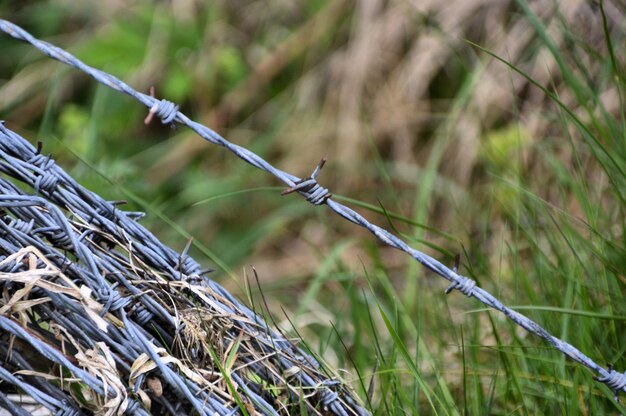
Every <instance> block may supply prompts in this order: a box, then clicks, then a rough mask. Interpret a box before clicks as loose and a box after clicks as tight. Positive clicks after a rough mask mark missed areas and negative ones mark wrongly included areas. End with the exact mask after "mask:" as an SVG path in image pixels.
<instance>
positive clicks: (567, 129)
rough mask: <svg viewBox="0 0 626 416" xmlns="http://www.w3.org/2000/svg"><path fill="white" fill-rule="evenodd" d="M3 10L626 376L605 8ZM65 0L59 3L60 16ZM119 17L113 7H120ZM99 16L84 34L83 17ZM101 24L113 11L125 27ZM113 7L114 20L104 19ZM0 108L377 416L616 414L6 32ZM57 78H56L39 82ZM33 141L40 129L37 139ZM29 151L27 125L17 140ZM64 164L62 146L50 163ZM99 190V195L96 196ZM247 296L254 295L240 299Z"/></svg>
mask: <svg viewBox="0 0 626 416" xmlns="http://www.w3.org/2000/svg"><path fill="white" fill-rule="evenodd" d="M600 5H601V6H598V7H595V6H591V5H587V4H576V5H575V4H574V2H571V3H570V2H562V3H558V4H557V3H552V2H525V1H522V0H519V1H511V2H509V1H495V0H494V1H483V2H478V1H469V2H468V1H461V0H459V1H456V2H452V3H449V2H445V4H444V2H441V4H436V3H434V2H433V3H430V2H413V3H408V2H407V3H403V2H388V3H383V2H376V1H362V2H350V1H338V2H324V1H316V2H309V3H307V6H295V5H291V4H289V3H279V2H276V3H274V4H270V5H268V6H263V7H261V6H260V5H259V4H257V3H254V2H251V3H248V2H221V3H216V4H213V5H211V6H205V5H203V3H202V2H197V3H196V2H187V3H186V5H183V4H182V3H181V4H179V5H177V6H170V5H166V4H139V3H138V4H136V5H132V6H130V5H124V6H95V5H94V7H97V8H99V9H98V11H99V12H100V13H92V11H90V12H89V13H88V12H87V11H86V10H85V9H84V8H82V7H81V6H79V5H77V6H73V8H71V9H66V8H62V6H61V3H57V2H54V1H51V2H48V3H38V2H32V3H26V6H23V7H21V8H20V9H19V10H17V9H13V8H12V6H7V5H2V6H0V11H2V14H3V16H5V17H8V18H9V19H13V20H14V21H15V22H16V23H18V24H21V25H23V26H25V27H26V28H27V29H29V30H31V31H32V32H33V33H34V34H35V35H37V36H49V40H51V41H53V42H56V43H59V44H61V45H62V46H64V47H67V48H68V49H69V50H70V51H72V52H75V53H77V54H78V55H79V56H80V57H81V59H84V60H86V61H87V62H89V63H90V64H92V65H94V66H97V67H100V68H102V69H104V70H107V71H110V72H112V73H114V74H115V75H118V76H121V77H122V78H123V79H125V80H127V81H129V82H130V83H131V84H132V85H133V86H135V87H136V88H138V89H144V90H147V89H148V87H149V86H150V85H156V87H157V93H158V95H160V96H165V97H167V98H169V99H172V100H175V101H177V102H179V103H181V104H182V106H183V110H184V111H185V112H186V113H187V114H189V115H190V116H192V117H193V118H194V119H196V120H199V121H201V122H204V123H205V124H207V125H209V126H210V127H213V128H215V129H217V130H218V131H220V132H221V133H222V134H224V135H225V136H226V137H228V138H229V139H231V140H233V141H235V142H237V143H239V144H242V145H244V146H247V147H249V148H251V149H252V150H254V151H255V152H258V153H259V154H261V155H262V156H263V157H265V158H267V159H268V160H270V161H271V162H272V163H274V164H276V165H278V166H279V167H281V168H284V169H287V170H289V171H291V172H293V173H296V174H300V175H301V176H304V175H306V174H308V173H309V172H310V171H311V169H312V168H313V167H314V165H315V164H316V163H317V161H318V160H319V158H320V157H321V156H324V155H327V156H328V158H329V163H328V165H327V167H326V168H325V171H324V172H323V173H322V174H321V176H320V182H321V183H322V184H323V185H324V186H327V187H329V188H330V189H331V191H333V192H336V193H337V196H336V197H337V198H338V199H339V198H341V199H343V200H345V201H348V202H351V203H353V204H354V205H356V206H358V209H359V210H360V211H362V212H364V213H366V214H367V217H368V218H369V219H371V220H372V221H374V222H377V223H378V224H380V225H384V226H386V227H387V228H390V229H393V230H394V231H396V232H397V233H400V234H401V235H402V236H403V237H404V238H405V239H407V240H409V241H410V242H411V244H412V245H413V246H415V247H416V248H418V249H420V250H424V251H425V252H427V253H429V254H431V255H433V256H434V257H436V258H438V259H440V260H442V261H447V262H449V263H450V264H452V263H453V261H454V256H455V254H457V253H458V254H460V255H461V272H462V274H465V275H468V276H470V277H472V278H473V279H476V280H477V281H478V282H479V284H480V285H481V286H482V287H483V288H485V289H487V290H489V291H490V292H492V293H494V294H495V295H497V296H498V297H499V298H500V299H501V300H502V301H503V302H505V303H506V304H507V305H513V306H516V308H517V309H518V310H520V311H521V312H522V313H524V314H527V315H529V316H530V317H531V318H533V319H535V320H536V321H538V322H539V323H540V324H541V325H543V326H544V327H546V328H547V329H548V330H549V331H550V332H551V333H552V334H554V335H555V336H558V337H560V338H562V339H563V340H566V341H567V342H569V343H571V344H573V345H575V346H576V347H577V348H579V349H580V350H582V351H583V352H585V353H586V354H587V355H589V356H590V357H592V358H593V359H595V360H596V361H597V362H599V363H604V362H610V363H612V364H614V365H615V367H616V368H617V369H619V370H622V371H623V370H624V369H626V360H625V359H624V350H625V349H626V335H625V334H626V331H625V329H626V328H625V320H626V307H625V306H624V305H625V304H626V303H625V302H624V292H625V291H624V287H625V282H624V275H625V270H626V249H625V247H626V244H625V243H626V241H625V238H626V237H625V233H624V230H625V228H626V223H625V218H626V215H625V212H624V197H625V194H624V190H625V189H626V175H625V171H626V127H625V126H626V120H625V118H624V114H625V112H624V105H623V94H624V86H625V84H624V79H623V73H624V62H625V58H626V57H625V56H624V53H623V50H622V48H621V47H619V45H623V44H624V40H625V35H626V27H624V21H626V20H625V19H624V15H625V13H626V10H624V8H623V6H620V5H619V4H618V2H608V1H605V2H601V3H600ZM74 7H75V8H74ZM116 7H123V12H124V13H123V14H120V11H121V10H120V9H116ZM98 15H100V16H104V18H101V19H97V18H94V17H93V16H98ZM120 15H122V17H115V18H113V17H112V16H120ZM107 16H109V18H107ZM0 48H1V49H2V50H3V51H5V52H3V54H4V56H5V57H6V58H4V59H2V60H1V61H0V71H1V72H0V74H1V75H0V77H1V78H2V79H3V81H2V83H0V115H1V118H3V119H6V120H7V121H8V122H9V124H10V125H11V127H13V128H16V129H18V130H20V129H23V130H27V129H30V130H31V131H32V132H38V134H37V137H38V138H40V139H41V140H43V141H44V151H46V152H52V153H54V154H55V155H57V158H58V159H61V160H62V161H64V163H65V165H66V166H67V167H68V168H70V167H72V166H73V168H72V169H70V170H71V171H72V173H73V174H74V175H75V176H77V177H78V178H79V179H80V181H81V182H82V183H83V184H85V185H86V186H88V187H90V188H92V189H94V190H95V191H97V192H99V193H101V194H103V195H105V196H108V197H110V198H111V199H119V198H121V197H124V198H128V199H129V200H130V201H131V209H133V208H138V209H143V210H147V211H148V212H149V213H150V214H151V215H149V219H148V221H149V224H150V228H151V229H153V230H154V231H155V232H156V233H157V235H159V236H160V237H161V238H162V239H163V240H164V241H166V242H168V243H169V244H170V245H172V246H173V247H178V248H180V249H181V250H182V249H183V248H184V246H185V244H186V242H187V238H188V237H189V236H193V237H194V244H195V246H194V248H193V249H192V250H194V251H195V252H194V253H193V254H194V255H195V257H196V258H197V259H199V260H200V261H203V260H204V261H205V262H206V263H207V264H210V265H213V266H217V268H218V270H217V271H216V273H215V278H216V279H217V280H219V281H220V283H223V284H224V285H225V286H226V287H227V288H228V289H229V290H231V291H232V292H235V293H236V294H238V295H239V296H240V297H241V298H243V297H245V296H248V295H250V296H251V302H254V303H255V304H263V303H260V302H258V296H259V293H258V291H259V289H258V287H257V286H256V285H250V287H249V288H246V286H245V276H246V275H249V272H250V270H251V269H250V266H254V267H255V269H256V270H257V271H258V274H259V282H260V288H261V290H262V291H263V293H264V295H265V298H266V299H267V308H269V313H271V314H272V315H273V316H274V318H275V319H276V320H277V321H279V325H280V326H282V327H283V328H284V329H286V330H288V331H289V330H291V331H292V332H293V334H294V335H296V330H297V335H298V336H301V337H302V339H303V342H306V344H307V346H308V348H310V349H311V350H312V351H313V352H315V353H316V354H317V355H318V356H320V357H321V358H322V359H324V360H325V361H327V362H328V364H329V366H330V367H332V368H345V369H346V371H345V372H344V371H339V372H338V377H342V378H343V379H345V380H347V381H348V382H349V383H351V384H352V386H353V387H354V388H355V389H357V391H359V393H360V395H361V396H362V397H363V400H364V402H366V403H368V404H369V405H370V406H371V409H372V411H373V413H375V414H381V415H382V414H442V415H445V414H470V415H477V414H494V415H497V414H523V415H535V414H591V415H595V414H612V413H622V414H623V413H626V411H625V410H624V409H625V408H624V406H623V405H621V404H617V403H615V402H614V401H613V399H612V396H613V395H612V392H610V391H609V389H608V388H606V387H605V386H604V385H602V384H599V383H596V382H594V381H593V379H592V376H593V374H591V373H590V372H589V371H587V370H586V369H584V368H582V367H580V366H579V365H577V364H572V363H570V362H568V361H567V360H566V359H565V358H564V357H563V356H562V355H560V354H559V353H557V352H556V351H555V350H553V349H552V348H551V347H550V346H549V345H548V344H547V343H545V342H543V341H541V340H540V339H538V338H536V337H532V336H529V335H528V334H527V333H525V332H524V331H523V330H521V329H520V328H516V327H515V326H514V325H513V324H511V323H510V322H509V321H507V320H506V319H505V318H504V317H503V316H501V315H500V314H498V313H495V312H490V311H487V310H485V309H484V308H483V307H482V306H481V305H480V304H477V303H476V302H475V301H473V300H469V299H466V298H464V297H463V296H462V295H461V294H459V293H452V294H450V295H449V296H444V294H443V290H444V289H445V282H444V281H442V280H440V279H438V278H435V276H433V275H432V274H430V273H427V272H425V271H424V270H423V269H422V268H421V267H420V266H419V265H418V264H416V263H415V262H414V261H412V260H411V259H410V258H408V257H405V256H403V255H401V254H400V253H396V252H394V251H393V250H391V249H388V248H385V247H382V246H380V245H379V244H378V243H377V242H375V241H373V240H372V239H371V238H370V236H369V235H367V234H366V233H364V232H362V231H360V230H358V229H356V228H355V227H353V226H351V225H349V224H344V223H343V222H342V221H340V220H339V219H338V218H334V217H331V216H330V215H329V213H328V212H326V211H325V210H321V209H315V208H313V207H310V206H308V205H307V204H306V203H305V202H304V201H301V200H299V199H297V198H295V197H283V198H281V197H280V196H279V194H280V192H279V189H278V188H275V187H274V185H275V183H273V182H272V181H271V180H270V179H269V178H268V177H267V176H265V175H261V174H259V173H258V172H256V171H255V170H254V169H253V168H251V167H248V166H245V165H243V164H241V163H240V162H238V161H237V160H234V159H233V158H232V157H231V156H230V155H227V154H225V153H224V152H222V151H221V149H218V148H211V147H209V146H207V145H206V144H205V143H204V142H202V141H200V140H199V139H198V138H196V137H194V136H193V135H192V134H191V133H190V132H188V131H186V130H183V129H180V130H177V131H170V130H168V129H167V128H165V127H161V126H159V125H157V124H154V125H151V126H149V127H144V126H143V125H142V124H141V120H142V119H143V116H144V114H142V113H141V111H142V109H140V108H138V106H137V105H136V104H135V103H133V102H131V101H130V100H128V99H127V98H126V97H122V96H119V95H117V94H115V93H112V92H109V91H106V90H104V89H103V88H100V87H96V86H95V84H94V83H93V82H92V81H91V80H88V79H86V78H84V77H82V76H80V75H78V74H76V73H73V72H70V71H67V70H66V69H63V68H61V67H60V65H59V64H56V63H52V62H50V61H46V60H43V59H40V57H39V55H37V54H35V53H34V52H32V51H31V50H30V49H28V47H25V46H23V45H19V44H16V43H15V42H13V41H10V40H8V39H6V38H0ZM51 74H52V75H51ZM32 132H31V133H32ZM25 136H27V137H33V136H34V134H29V133H25ZM60 155H65V156H61V157H59V156H60ZM111 184H114V186H111ZM249 292H251V293H249Z"/></svg>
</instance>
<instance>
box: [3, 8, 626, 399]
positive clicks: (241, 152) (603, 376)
mask: <svg viewBox="0 0 626 416" xmlns="http://www.w3.org/2000/svg"><path fill="white" fill-rule="evenodd" d="M0 30H2V31H4V32H5V33H7V34H8V35H10V36H12V37H14V38H16V39H19V40H22V41H26V42H28V43H30V44H31V45H33V46H34V47H36V48H37V49H39V50H40V51H41V52H43V53H44V54H46V55H48V56H49V57H51V58H53V59H56V60H58V61H60V62H63V63H65V64H68V65H70V66H73V67H75V68H77V69H79V70H81V71H83V72H85V73H87V74H89V75H90V76H91V77H93V78H94V79H95V80H97V81H98V82H100V83H102V84H104V85H106V86H108V87H110V88H112V89H114V90H117V91H120V92H123V93H125V94H128V95H130V96H131V97H133V98H135V99H136V100H138V101H139V102H141V103H142V104H144V105H145V106H146V107H148V108H149V109H150V110H149V114H150V117H151V116H153V115H154V116H157V117H159V118H161V120H162V122H163V123H164V124H171V125H174V124H183V125H186V126H188V127H189V128H191V129H192V130H193V131H195V132H196V133H197V134H198V135H199V136H200V137H202V138H203V139H205V140H207V141H208V142H210V143H213V144H217V145H219V146H222V147H225V148H226V149H228V150H229V151H230V152H232V153H233V154H235V155H236V156H238V157H239V158H240V159H242V160H244V161H245V162H247V163H249V164H251V165H252V166H255V167H257V168H259V169H261V170H263V171H266V172H268V173H270V174H272V175H273V176H275V177H276V178H278V179H279V180H280V181H282V182H283V183H284V184H286V185H287V186H288V189H287V190H286V191H284V192H283V193H291V192H297V193H299V194H300V195H302V196H303V197H304V198H305V199H306V200H307V201H308V202H310V203H312V204H314V205H327V206H328V207H329V208H330V209H331V210H332V211H334V212H335V213H337V214H338V215H340V216H341V217H343V218H345V219H347V220H348V221H350V222H353V223H355V224H357V225H360V226H361V227H363V228H366V229H367V230H368V231H370V232H371V233H372V234H374V235H375V236H376V237H377V238H378V239H379V240H380V241H382V242H383V243H385V244H386V245H388V246H391V247H394V248H396V249H398V250H401V251H403V252H405V253H407V254H409V255H410V256H411V257H413V258H414V259H415V260H417V261H418V262H419V263H420V264H422V265H423V266H424V267H426V268H427V269H429V270H431V271H432V272H434V273H436V274H437V275H439V276H441V277H443V278H444V279H446V280H448V281H449V282H450V285H449V287H448V288H447V289H446V291H445V293H446V294H447V293H450V292H451V291H453V290H455V289H456V290H458V291H460V292H461V293H463V294H464V295H465V296H468V297H473V298H475V299H477V300H478V301H480V302H481V303H483V304H485V305H486V306H488V307H490V308H492V309H495V310H497V311H500V312H502V313H503V314H504V315H505V316H506V317H507V318H509V319H510V320H511V321H513V322H514V323H516V324H517V325H519V326H521V327H522V328H524V329H526V330H527V331H528V332H530V333H532V334H535V335H537V336H539V337H541V338H543V339H545V340H547V341H548V342H549V343H550V344H551V345H552V346H553V347H554V348H556V349H557V350H559V351H560V352H561V353H563V354H564V355H565V356H567V357H568V358H570V359H572V360H574V361H575V362H577V363H579V364H581V365H583V366H585V367H587V368H589V369H591V370H593V371H594V372H595V373H596V374H598V377H596V378H595V380H597V381H599V382H602V383H604V384H606V385H607V386H608V387H609V388H610V389H611V390H612V391H613V392H614V394H615V400H618V393H619V392H620V391H626V372H624V373H621V372H618V371H616V370H615V369H613V368H612V367H611V366H610V365H609V366H608V368H607V369H605V368H604V367H602V366H601V365H598V364H597V363H595V362H594V361H593V360H592V359H591V358H589V357H588V356H586V355H585V354H584V353H583V352H581V351H580V350H578V349H577V348H576V347H574V346H572V345H571V344H569V343H567V342H565V341H562V340H560V339H559V338H557V337H555V336H553V335H551V334H550V333H549V332H548V331H547V330H545V329H544V328H543V327H541V326H540V325H539V324H538V323H536V322H535V321H533V320H531V319H529V318H528V317H526V316H524V315H523V314H521V313H519V312H517V311H515V310H513V309H511V308H509V307H507V306H505V305H504V304H503V303H502V302H500V301H499V300H498V299H497V298H496V297H494V296H493V295H491V294H490V293H489V292H487V291H485V290H484V289H482V288H481V287H479V286H477V285H476V282H475V281H474V280H472V279H470V278H468V277H465V276H462V275H460V274H458V273H457V271H456V269H455V268H454V269H450V268H448V267H447V266H445V265H443V264H442V263H440V262H439V261H437V260H435V259H434V258H432V257H430V256H428V255H426V254H424V253H422V252H420V251H418V250H416V249H414V248H412V247H410V246H409V245H408V244H406V243H405V242H404V241H402V240H401V239H400V238H398V237H396V236H395V235H393V234H392V233H390V232H388V231H387V230H385V229H383V228H381V227H379V226H377V225H374V224H372V223H370V222H369V221H367V220H366V219H365V218H364V217H363V216H361V215H360V214H358V213H357V212H355V211H354V210H352V209H351V208H349V207H347V206H345V205H343V204H341V203H339V202H336V201H334V200H333V199H332V194H331V193H330V192H329V191H328V189H326V188H324V187H322V186H320V185H319V184H318V182H317V175H318V174H319V172H320V170H321V168H322V166H323V165H324V162H325V161H324V160H322V162H320V164H319V165H318V166H317V168H316V169H315V171H314V172H313V173H312V174H311V176H310V177H308V178H304V179H301V178H299V177H297V176H295V175H292V174H290V173H288V172H284V171H282V170H280V169H278V168H276V167H274V166H272V165H271V164H270V163H268V162H267V161H265V160H264V159H263V158H261V157H260V156H258V155H256V154H255V153H253V152H251V151H249V150H248V149H246V148H244V147H241V146H238V145H236V144H234V143H231V142H229V141H228V140H226V139H225V138H223V137H222V136H220V135H219V134H218V133H216V132H215V131H213V130H211V129H210V128H208V127H206V126H204V125H202V124H199V123H196V122H194V121H192V120H190V119H189V118H188V117H187V116H186V115H185V114H183V113H182V112H180V111H179V107H178V106H177V105H176V104H174V103H172V102H170V101H167V100H158V99H156V98H154V97H152V96H150V95H146V94H143V93H141V92H138V91H136V90H135V89H133V88H132V87H130V86H129V85H128V84H126V83H124V82H123V81H121V80H119V79H118V78H116V77H114V76H112V75H110V74H108V73H106V72H104V71H101V70H98V69H96V68H93V67H90V66H88V65H86V64H85V63H83V62H82V61H80V60H79V59H77V58H76V57H74V56H73V55H71V54H70V53H68V52H66V51H65V50H63V49H61V48H59V47H57V46H54V45H51V44H50V43H47V42H44V41H40V40H38V39H36V38H35V37H33V36H32V35H30V34H29V33H28V32H26V31H25V30H23V29H22V28H20V27H19V26H16V25H15V24H13V23H11V22H8V21H5V20H0Z"/></svg>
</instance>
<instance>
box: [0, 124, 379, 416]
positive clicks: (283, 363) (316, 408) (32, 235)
mask: <svg viewBox="0 0 626 416" xmlns="http://www.w3.org/2000/svg"><path fill="white" fill-rule="evenodd" d="M0 173H1V174H2V175H0V292H2V296H8V300H7V298H6V297H3V298H0V361H1V362H2V364H0V408H6V409H7V410H8V411H9V412H10V413H11V414H14V415H22V414H25V411H24V410H23V408H22V407H21V406H19V405H18V404H17V403H15V402H13V401H11V400H9V398H8V396H7V394H6V393H7V391H13V392H14V393H17V392H21V394H24V395H27V396H29V397H31V398H32V399H34V400H35V401H36V402H37V403H39V404H41V405H43V406H44V407H45V408H47V409H49V410H50V412H51V414H52V413H55V414H59V415H78V414H83V410H84V406H85V403H84V402H83V401H81V400H80V399H79V398H77V397H75V396H73V395H72V393H71V392H72V391H73V390H72V388H70V386H71V383H70V384H66V385H65V386H64V387H61V386H58V385H55V384H53V383H48V382H46V381H45V379H41V378H39V377H38V376H37V374H40V375H44V374H46V376H49V374H48V371H49V370H50V369H52V368H59V369H60V368H62V369H64V370H63V371H69V372H70V373H71V377H72V378H74V379H77V380H80V386H81V389H88V390H89V392H90V393H89V395H90V396H91V397H92V400H93V397H99V402H97V403H96V404H94V406H96V407H98V406H108V407H109V408H110V411H111V413H108V414H131V415H149V414H165V413H167V412H169V413H170V414H180V415H186V414H202V415H216V414H219V415H229V414H238V413H239V412H240V409H239V406H238V404H237V403H236V402H235V399H234V397H233V396H232V394H230V393H228V391H227V389H225V388H224V383H226V379H225V376H224V375H223V374H220V373H215V374H213V375H212V376H211V377H212V378H213V379H214V380H213V381H209V380H208V379H207V378H206V377H204V376H205V375H206V370H207V368H208V369H211V368H216V367H215V366H216V364H215V363H214V362H213V361H212V359H210V358H207V357H208V356H209V355H210V354H208V352H207V351H206V350H203V349H206V348H214V349H215V351H216V352H215V354H218V355H219V353H220V349H225V348H226V347H230V346H233V345H235V343H236V342H239V350H238V359H237V360H236V361H235V364H234V366H233V368H232V369H229V371H230V376H229V377H230V379H231V380H232V381H233V382H234V383H236V385H237V386H238V391H239V393H238V394H239V396H240V398H241V400H242V401H243V404H245V405H246V406H251V407H253V408H254V409H255V410H256V412H257V414H263V415H278V414H283V415H284V414H289V413H290V412H291V411H293V409H297V410H295V411H297V412H299V411H300V409H301V407H300V406H301V404H300V401H301V397H306V399H305V400H304V403H305V406H306V409H307V411H308V412H309V413H310V414H317V415H321V414H333V415H339V416H349V415H366V414H368V412H367V411H366V410H365V409H364V408H363V407H361V406H360V405H359V404H358V403H357V401H356V399H355V398H354V397H353V393H352V392H351V391H349V390H348V389H347V388H346V387H345V386H343V385H341V384H340V383H335V382H334V379H333V378H332V377H331V376H330V375H328V374H327V373H326V372H325V369H324V368H322V366H321V365H320V364H319V363H318V362H317V361H316V360H315V359H314V358H313V357H311V356H310V355H308V354H307V353H306V352H304V351H303V350H301V349H299V348H297V347H296V346H295V345H294V344H293V343H292V342H290V341H289V340H287V339H285V338H284V337H283V336H282V335H280V334H278V333H276V332H274V331H273V330H272V329H271V328H269V327H268V326H267V325H266V323H265V321H264V320H263V318H262V317H261V316H259V315H258V314H257V313H255V312H254V311H252V310H250V309H249V308H247V307H246V306H244V305H243V304H241V303H240V302H238V301H237V300H236V299H235V298H233V297H232V296H231V295H230V294H229V293H228V292H227V291H226V290H225V289H223V288H222V287H221V286H220V285H219V284H217V283H216V282H214V281H213V280H211V279H209V278H207V276H206V272H205V271H203V269H202V268H201V266H200V265H199V264H198V263H197V262H196V261H195V260H193V259H192V258H191V257H188V256H184V255H181V254H180V253H177V252H175V251H174V250H172V249H171V248H169V247H167V246H165V245H163V244H162V243H161V242H159V241H158V240H157V239H156V238H155V237H154V236H153V235H152V234H151V233H150V232H149V231H148V230H146V229H145V228H144V227H142V226H141V225H139V224H138V223H137V219H138V218H140V217H141V215H139V214H138V213H134V212H128V213H127V212H124V211H122V210H120V209H118V207H117V205H116V204H114V203H111V202H108V201H105V200H103V199H102V198H101V197H99V196H98V195H96V194H95V193H93V192H90V191H89V190H87V189H85V188H83V187H81V186H80V185H78V184H77V183H76V182H75V181H74V180H73V179H72V178H71V177H70V176H69V175H68V174H67V173H66V172H64V171H63V170H62V169H61V167H59V166H58V165H57V164H56V163H55V162H54V160H53V159H51V158H50V157H47V156H43V155H42V154H40V153H39V151H38V150H37V149H35V148H34V147H33V146H32V145H31V144H30V143H28V142H27V141H26V140H25V139H23V138H22V137H20V136H19V135H17V134H16V133H14V132H12V131H10V130H9V129H7V128H6V127H5V126H4V124H3V123H2V122H0ZM17 182H19V183H21V186H19V187H18V186H17V185H16V183H17ZM25 188H30V191H28V190H25ZM33 302H34V303H33ZM25 311H27V312H25ZM216 337H217V338H216ZM18 341H19V342H20V344H19V347H15V343H16V342H18ZM192 350H193V351H192ZM27 355H28V358H27V357H26V356H27ZM202 355H204V358H203V357H202ZM33 356H34V357H36V358H33ZM107 358H108V359H109V361H108V362H107V361H106V359H107ZM201 359H203V360H204V361H205V362H206V363H207V365H205V366H203V368H199V367H196V362H197V361H199V360H201ZM218 359H223V357H222V356H220V357H219V358H218ZM140 363H144V364H145V363H149V364H150V368H146V366H145V365H144V366H141V365H139V364H140ZM37 367H39V368H37ZM294 369H295V372H297V374H298V376H297V377H291V378H290V377H289V376H287V375H286V374H287V370H289V374H292V373H294ZM24 371H27V373H24V374H22V373H23V372H24ZM59 371H61V370H59ZM202 371H205V373H203V372H202ZM133 374H134V375H133ZM65 377H67V376H65ZM149 378H154V379H158V380H159V383H160V384H162V386H163V393H162V394H159V395H157V394H154V393H153V392H150V388H149V387H148V379H149ZM131 381H132V383H131ZM220 383H221V385H220ZM131 384H134V386H131ZM75 386H76V384H75V383H74V388H75ZM7 389H8V390H7ZM268 389H269V391H273V392H274V395H276V392H279V391H280V392H282V396H281V399H280V406H278V405H277V404H276V401H277V400H278V399H276V398H275V397H274V396H273V395H272V394H271V393H269V392H268ZM141 393H142V394H144V396H141ZM146 396H148V397H150V400H151V401H152V403H151V406H150V409H148V406H149V405H150V404H149V403H148V402H147V401H146V400H145V397H146Z"/></svg>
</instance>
